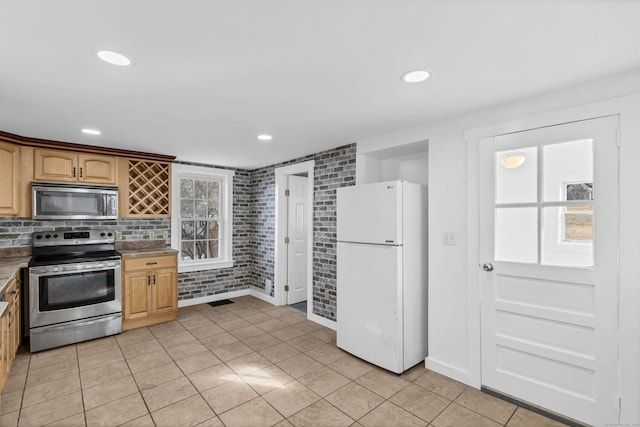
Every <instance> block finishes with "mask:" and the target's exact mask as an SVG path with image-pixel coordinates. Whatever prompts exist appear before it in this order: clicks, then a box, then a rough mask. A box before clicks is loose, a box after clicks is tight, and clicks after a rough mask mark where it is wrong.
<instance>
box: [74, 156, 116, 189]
mask: <svg viewBox="0 0 640 427" xmlns="http://www.w3.org/2000/svg"><path fill="white" fill-rule="evenodd" d="M78 166H79V170H78V181H79V182H85V183H91V184H115V183H116V158H115V157H114V156H100V155H96V154H85V153H81V154H78Z"/></svg>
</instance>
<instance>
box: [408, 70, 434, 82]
mask: <svg viewBox="0 0 640 427" xmlns="http://www.w3.org/2000/svg"><path fill="white" fill-rule="evenodd" d="M428 78H429V72H428V71H424V70H414V71H409V72H408V73H404V74H403V75H402V80H404V81H405V82H407V83H419V82H423V81H425V80H427V79H428Z"/></svg>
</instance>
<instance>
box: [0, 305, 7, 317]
mask: <svg viewBox="0 0 640 427" xmlns="http://www.w3.org/2000/svg"><path fill="white" fill-rule="evenodd" d="M8 307H9V303H8V302H6V301H2V302H0V317H2V316H4V313H5V312H6V311H7V308H8Z"/></svg>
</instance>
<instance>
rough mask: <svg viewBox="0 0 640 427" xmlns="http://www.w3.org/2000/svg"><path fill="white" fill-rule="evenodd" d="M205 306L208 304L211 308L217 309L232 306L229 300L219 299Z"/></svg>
mask: <svg viewBox="0 0 640 427" xmlns="http://www.w3.org/2000/svg"><path fill="white" fill-rule="evenodd" d="M207 304H209V305H210V306H211V307H218V306H220V305H227V304H233V301H231V300H230V299H221V300H220V301H212V302H208V303H207Z"/></svg>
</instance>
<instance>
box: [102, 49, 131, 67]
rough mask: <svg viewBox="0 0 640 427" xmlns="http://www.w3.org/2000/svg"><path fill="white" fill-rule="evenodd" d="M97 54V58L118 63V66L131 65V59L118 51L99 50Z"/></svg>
mask: <svg viewBox="0 0 640 427" xmlns="http://www.w3.org/2000/svg"><path fill="white" fill-rule="evenodd" d="M97 55H98V58H100V59H102V60H103V61H104V62H108V63H109V64H112V65H120V66H127V65H131V60H130V59H129V58H127V57H126V56H124V55H123V54H121V53H118V52H111V51H109V50H101V51H100V52H98V53H97Z"/></svg>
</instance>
